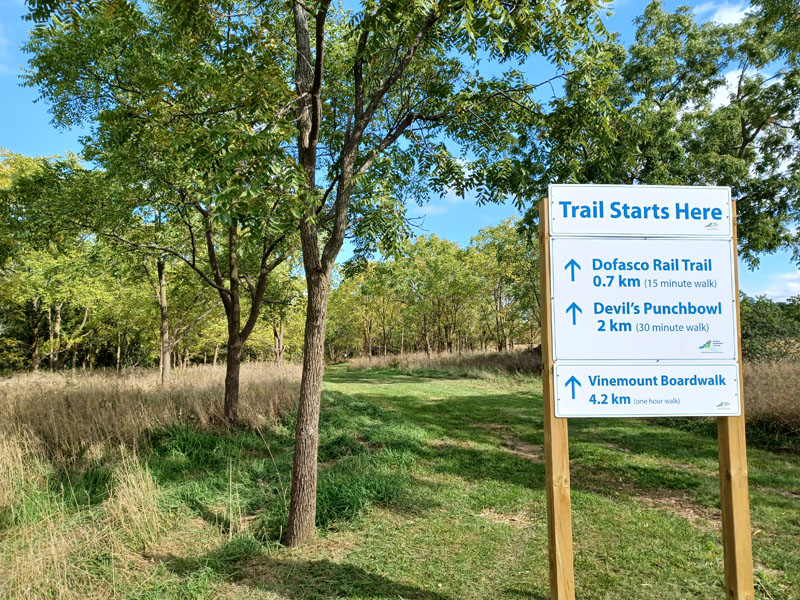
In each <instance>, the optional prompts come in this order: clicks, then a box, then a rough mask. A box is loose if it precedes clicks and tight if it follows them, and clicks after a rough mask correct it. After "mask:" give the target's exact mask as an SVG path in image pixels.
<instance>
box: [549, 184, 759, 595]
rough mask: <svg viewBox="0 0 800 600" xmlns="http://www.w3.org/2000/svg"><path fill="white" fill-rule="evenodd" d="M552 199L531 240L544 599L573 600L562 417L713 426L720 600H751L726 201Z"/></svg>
mask: <svg viewBox="0 0 800 600" xmlns="http://www.w3.org/2000/svg"><path fill="white" fill-rule="evenodd" d="M549 192H550V193H549V198H548V199H547V200H546V201H543V202H542V203H541V205H540V212H539V231H540V233H539V235H540V247H541V257H542V271H541V290H542V298H544V303H543V306H542V316H543V318H542V356H543V360H544V368H543V375H542V384H543V390H544V441H545V470H546V481H547V519H548V544H549V560H550V591H551V598H552V600H574V598H575V582H574V571H573V547H572V518H571V507H570V472H569V445H568V433H567V418H568V417H574V418H583V417H663V416H715V417H717V426H718V443H719V475H720V494H721V505H722V527H723V545H724V565H725V586H726V597H727V598H730V599H737V600H745V599H748V600H752V599H753V598H754V586H753V559H752V549H751V539H750V510H749V500H748V490H747V457H746V449H745V427H744V425H745V423H744V413H743V409H742V376H741V353H740V350H739V348H740V337H741V328H740V325H739V303H738V300H739V298H738V285H737V268H736V229H735V220H736V217H735V206H734V204H733V203H732V202H731V200H730V190H729V189H728V188H695V187H679V186H594V185H591V186H590V185H554V186H551V187H550V190H549Z"/></svg>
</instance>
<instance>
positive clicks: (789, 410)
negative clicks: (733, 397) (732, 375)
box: [744, 361, 800, 435]
mask: <svg viewBox="0 0 800 600" xmlns="http://www.w3.org/2000/svg"><path fill="white" fill-rule="evenodd" d="M744 401H745V414H746V415H747V419H748V421H750V422H760V423H771V424H773V425H775V426H776V428H777V429H781V430H783V431H787V432H790V433H794V434H796V435H800V362H795V361H788V362H779V363H746V364H745V366H744Z"/></svg>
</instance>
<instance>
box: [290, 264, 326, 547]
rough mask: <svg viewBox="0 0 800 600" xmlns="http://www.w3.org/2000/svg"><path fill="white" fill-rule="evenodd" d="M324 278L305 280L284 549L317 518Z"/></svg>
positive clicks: (310, 531) (305, 535) (319, 274)
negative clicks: (303, 325) (287, 518)
mask: <svg viewBox="0 0 800 600" xmlns="http://www.w3.org/2000/svg"><path fill="white" fill-rule="evenodd" d="M307 275H308V273H307ZM328 278H329V273H328V272H326V271H325V270H319V271H316V272H314V273H313V274H311V276H310V277H307V281H308V284H307V285H308V306H307V308H306V328H305V337H304V339H303V350H304V351H303V377H302V380H301V382H300V402H299V405H298V408H297V427H296V431H295V443H294V465H293V469H292V492H291V504H290V506H289V524H288V527H287V529H286V540H285V542H286V544H287V545H288V546H296V545H298V544H301V543H303V542H304V541H306V540H308V539H309V538H311V537H313V536H314V528H315V524H316V518H317V450H318V446H319V410H320V398H321V395H322V375H323V373H324V371H325V317H326V314H327V311H328V294H329V293H330V282H329V279H328Z"/></svg>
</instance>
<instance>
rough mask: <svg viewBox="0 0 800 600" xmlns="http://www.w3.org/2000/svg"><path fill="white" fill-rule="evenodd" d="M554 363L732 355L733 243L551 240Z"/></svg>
mask: <svg viewBox="0 0 800 600" xmlns="http://www.w3.org/2000/svg"><path fill="white" fill-rule="evenodd" d="M550 248H551V254H550V256H551V262H552V265H553V269H552V288H551V289H552V291H553V301H552V307H553V340H554V348H553V350H554V351H553V356H554V358H555V360H560V359H566V360H632V359H647V360H720V359H727V360H736V358H737V348H736V346H737V343H736V342H737V337H738V335H737V330H736V321H735V318H734V315H735V313H736V298H735V295H734V289H735V283H734V281H733V242H732V241H731V240H716V239H714V240H710V239H691V240H676V239H649V240H647V239H618V238H616V239H589V238H554V239H552V240H551V246H550Z"/></svg>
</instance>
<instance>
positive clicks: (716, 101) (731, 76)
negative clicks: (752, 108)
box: [711, 70, 740, 110]
mask: <svg viewBox="0 0 800 600" xmlns="http://www.w3.org/2000/svg"><path fill="white" fill-rule="evenodd" d="M739 75H740V71H738V70H737V71H730V72H728V73H725V84H724V85H721V86H719V87H718V88H717V89H715V90H714V95H713V96H712V97H711V107H712V108H713V109H714V110H716V109H718V108H719V107H720V106H725V105H726V104H730V96H731V94H733V93H735V92H736V86H738V85H739Z"/></svg>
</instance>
